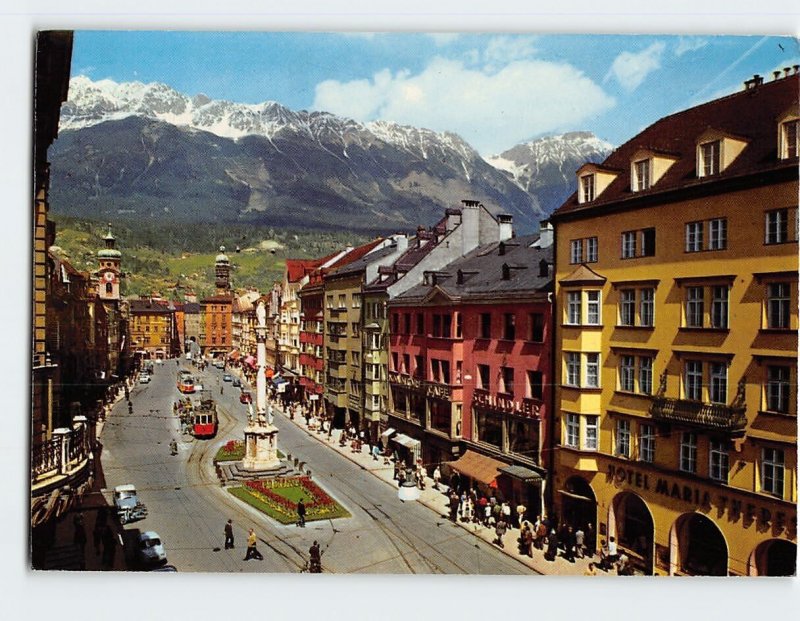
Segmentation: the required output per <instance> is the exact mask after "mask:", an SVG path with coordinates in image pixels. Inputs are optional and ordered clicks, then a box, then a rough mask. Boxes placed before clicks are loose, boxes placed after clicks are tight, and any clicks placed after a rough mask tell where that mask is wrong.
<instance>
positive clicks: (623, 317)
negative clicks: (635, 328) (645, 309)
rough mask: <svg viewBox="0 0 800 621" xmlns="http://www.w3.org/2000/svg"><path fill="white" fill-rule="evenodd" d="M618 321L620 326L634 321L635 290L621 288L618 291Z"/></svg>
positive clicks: (629, 324) (631, 323)
mask: <svg viewBox="0 0 800 621" xmlns="http://www.w3.org/2000/svg"><path fill="white" fill-rule="evenodd" d="M619 299H620V307H619V323H620V325H622V326H632V325H634V323H635V321H636V290H635V289H623V290H622V291H620V292H619Z"/></svg>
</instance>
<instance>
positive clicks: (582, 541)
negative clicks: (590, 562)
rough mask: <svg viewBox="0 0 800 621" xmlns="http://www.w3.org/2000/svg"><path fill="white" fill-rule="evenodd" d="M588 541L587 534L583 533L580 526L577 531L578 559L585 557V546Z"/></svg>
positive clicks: (576, 552) (576, 546)
mask: <svg viewBox="0 0 800 621" xmlns="http://www.w3.org/2000/svg"><path fill="white" fill-rule="evenodd" d="M585 541H586V533H584V532H583V529H582V528H581V527H580V526H578V530H576V531H575V554H576V556H577V557H578V558H583V557H584V544H585Z"/></svg>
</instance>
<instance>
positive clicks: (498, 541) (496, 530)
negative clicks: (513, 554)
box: [494, 515, 508, 548]
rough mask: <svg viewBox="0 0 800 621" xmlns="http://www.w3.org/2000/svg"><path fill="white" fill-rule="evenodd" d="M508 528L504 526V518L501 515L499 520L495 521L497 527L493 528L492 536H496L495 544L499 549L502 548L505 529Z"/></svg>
mask: <svg viewBox="0 0 800 621" xmlns="http://www.w3.org/2000/svg"><path fill="white" fill-rule="evenodd" d="M507 528H508V526H507V524H506V520H505V518H504V517H503V516H502V515H501V516H500V519H499V520H498V521H497V526H495V527H494V534H495V535H497V539H496V540H495V543H496V544H497V545H499V546H500V547H501V548H502V547H504V546H503V535H505V534H506V529H507Z"/></svg>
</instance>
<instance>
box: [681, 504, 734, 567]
mask: <svg viewBox="0 0 800 621" xmlns="http://www.w3.org/2000/svg"><path fill="white" fill-rule="evenodd" d="M669 543H670V574H675V573H682V574H686V575H690V576H727V575H728V544H727V543H726V542H725V537H723V535H722V532H720V530H719V528H718V527H717V525H716V524H714V522H712V521H711V520H709V519H708V518H707V517H706V516H705V515H702V514H701V513H685V514H684V515H682V516H680V517H679V518H678V519H677V520H675V524H673V525H672V530H671V531H670V535H669Z"/></svg>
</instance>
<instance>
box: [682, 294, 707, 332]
mask: <svg viewBox="0 0 800 621" xmlns="http://www.w3.org/2000/svg"><path fill="white" fill-rule="evenodd" d="M703 315H704V309H703V288H702V287H688V288H687V289H686V325H687V327H689V328H702V327H703Z"/></svg>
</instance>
